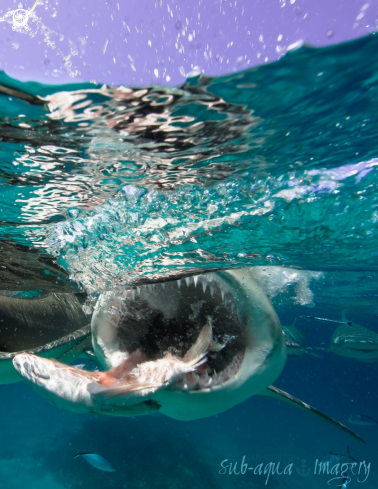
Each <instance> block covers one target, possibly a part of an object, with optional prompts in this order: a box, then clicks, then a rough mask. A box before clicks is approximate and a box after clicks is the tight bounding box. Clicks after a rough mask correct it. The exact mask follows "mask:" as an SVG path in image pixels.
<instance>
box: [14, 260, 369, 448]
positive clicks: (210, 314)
mask: <svg viewBox="0 0 378 489" xmlns="http://www.w3.org/2000/svg"><path fill="white" fill-rule="evenodd" d="M166 340H167V341H166ZM168 340H169V341H168ZM92 341H93V349H94V352H95V354H96V356H97V359H98V360H99V362H100V363H101V364H102V365H103V367H104V369H105V370H106V372H86V371H84V370H81V369H77V368H73V367H69V366H67V365H64V364H62V363H60V362H57V361H54V360H48V359H43V358H39V357H36V356H34V355H30V354H20V355H17V356H16V357H15V358H14V360H13V363H14V366H15V368H16V370H17V371H18V372H19V374H20V375H21V376H22V377H24V379H25V380H26V381H27V382H28V383H29V384H30V385H31V386H32V387H33V388H34V389H35V390H37V392H38V393H39V394H41V395H43V397H45V398H46V399H48V400H49V401H50V402H52V403H54V404H56V405H58V406H60V407H63V408H65V409H69V410H71V411H75V412H81V413H88V412H91V413H98V414H106V415H115V416H135V415H137V414H149V413H150V414H153V413H156V412H159V413H161V414H164V415H167V416H169V417H171V418H174V419H178V420H194V419H199V418H204V417H208V416H212V415H215V414H218V413H221V412H223V411H225V410H227V409H230V408H232V407H233V406H235V405H236V404H238V403H240V402H243V401H245V400H247V399H248V398H249V397H251V396H253V395H268V396H273V397H275V398H277V399H280V400H283V401H285V402H288V403H289V404H291V405H293V406H295V407H297V408H299V409H302V410H305V411H306V412H308V413H310V414H312V415H314V416H316V417H318V418H321V419H323V420H325V421H327V422H329V423H331V424H333V426H335V427H337V428H339V429H342V430H343V431H345V432H347V433H348V434H350V435H352V436H354V437H355V438H357V439H359V440H361V441H363V440H362V439H361V438H360V437H359V436H358V435H356V434H355V433H354V432H353V431H351V430H350V429H349V428H347V427H345V426H344V425H342V424H341V423H339V422H337V421H335V420H333V419H332V418H329V417H328V416H326V415H323V414H322V413H320V412H319V411H317V410H316V409H315V408H312V407H311V406H309V405H307V404H305V403H304V402H302V401H300V400H298V399H296V398H294V397H292V396H290V394H287V393H285V392H283V391H280V390H279V389H277V388H275V387H273V386H272V385H271V384H272V383H273V382H274V381H275V380H276V379H277V378H278V376H279V375H280V374H281V372H282V370H283V368H284V365H285V362H286V355H287V354H286V345H285V338H284V335H283V333H282V328H281V324H280V321H279V319H278V316H277V314H276V312H275V310H274V308H273V306H272V304H271V302H270V300H269V299H268V298H267V296H266V295H265V293H264V292H263V291H262V289H261V287H260V286H259V285H258V284H257V283H256V281H255V280H254V278H253V274H252V269H250V268H244V269H237V270H231V271H230V270H229V271H221V272H215V273H208V274H202V275H197V276H191V277H185V279H180V280H171V281H168V282H160V283H156V284H148V285H140V286H137V287H135V288H132V289H129V290H122V291H111V292H107V293H105V294H103V295H102V296H100V298H99V300H98V302H97V305H96V307H95V311H94V313H93V317H92ZM193 351H194V353H193ZM167 362H168V363H169V362H171V363H172V362H173V363H172V365H173V367H172V368H171V367H170V368H168V367H167ZM188 362H189V363H190V366H189V363H188ZM163 365H164V368H163V367H162V366H163ZM185 365H186V366H185ZM146 372H150V374H148V373H146ZM167 372H168V373H167ZM172 372H173V373H172Z"/></svg>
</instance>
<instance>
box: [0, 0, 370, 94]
mask: <svg viewBox="0 0 378 489" xmlns="http://www.w3.org/2000/svg"><path fill="white" fill-rule="evenodd" d="M22 1H23V8H24V9H29V8H31V7H32V5H33V0H22ZM19 5H20V3H19V0H2V2H1V8H2V9H3V10H2V11H1V10H0V17H1V18H4V16H6V15H7V13H8V16H7V19H8V22H7V21H6V20H5V21H3V22H0V69H2V70H4V71H5V72H6V73H7V74H8V75H10V76H12V77H15V78H18V79H20V80H36V81H40V82H44V83H66V82H73V81H81V80H85V81H89V80H95V81H96V82H101V83H107V84H124V85H149V84H169V85H177V84H181V83H182V82H184V80H185V79H186V77H187V76H188V75H189V74H194V73H195V72H199V71H203V72H204V73H205V74H207V75H219V74H224V73H232V72H235V71H240V70H242V69H246V68H248V67H251V66H255V65H257V64H261V63H264V62H271V61H273V60H275V59H277V58H278V57H280V56H282V54H284V53H285V51H286V49H287V48H288V46H290V45H293V44H295V43H297V42H300V41H306V42H308V43H309V44H312V45H316V46H320V45H326V44H333V43H339V42H342V41H345V40H348V39H352V38H356V37H360V36H363V35H365V34H367V33H369V32H372V31H374V30H375V28H376V22H377V14H378V0H373V1H368V0H236V1H235V0H227V1H226V0H190V1H189V0H176V1H172V0H156V1H155V0H127V1H126V0H107V1H104V0H101V1H100V0H79V1H77V0H76V1H73V0H64V1H63V0H59V1H56V0H47V1H46V0H41V1H40V3H39V4H38V5H37V6H36V8H35V10H34V13H35V15H36V16H37V18H30V19H29V21H28V24H27V26H28V28H30V30H29V31H26V30H25V28H18V29H16V30H13V29H12V16H11V15H9V12H10V11H12V10H14V9H17V8H20V7H19Z"/></svg>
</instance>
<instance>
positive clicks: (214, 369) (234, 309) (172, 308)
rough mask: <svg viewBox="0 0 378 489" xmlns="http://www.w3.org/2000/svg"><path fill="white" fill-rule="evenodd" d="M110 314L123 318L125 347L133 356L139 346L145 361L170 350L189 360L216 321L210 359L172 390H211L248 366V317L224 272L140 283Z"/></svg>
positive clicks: (121, 330)
mask: <svg viewBox="0 0 378 489" xmlns="http://www.w3.org/2000/svg"><path fill="white" fill-rule="evenodd" d="M115 309H117V310H115ZM109 312H111V313H116V314H117V317H118V325H117V330H118V340H119V350H120V351H121V352H122V351H123V352H127V354H131V353H133V352H134V351H136V350H138V349H139V350H140V351H141V353H142V355H143V358H144V359H145V361H156V360H158V359H160V358H163V357H164V356H165V355H167V354H168V353H171V354H172V355H174V356H177V357H179V358H184V356H185V354H186V353H187V352H188V350H189V349H190V348H191V347H192V345H193V344H194V343H195V342H196V339H197V337H198V335H199V333H200V331H201V329H202V328H203V326H204V325H205V324H206V323H208V321H211V323H212V334H213V341H212V342H211V344H210V347H209V352H208V354H207V360H206V362H205V363H204V364H202V365H201V366H199V367H197V369H196V370H195V371H193V372H190V373H186V374H184V375H182V376H181V377H180V378H178V379H176V380H175V382H174V383H172V384H171V385H170V386H169V388H170V389H180V390H181V389H182V390H202V389H209V388H210V389H211V388H212V387H215V386H217V385H220V384H223V383H225V382H227V381H228V380H230V379H232V378H234V377H235V375H236V374H237V372H238V370H239V368H240V366H241V364H242V361H243V357H244V353H245V348H246V346H247V341H248V335H247V334H246V318H245V317H243V314H242V313H241V308H240V307H239V304H238V302H237V299H236V298H235V296H234V295H233V293H232V289H231V288H230V287H229V286H228V284H227V282H225V281H224V280H223V279H222V278H220V277H219V275H218V276H214V275H213V274H208V275H201V276H194V277H187V278H185V279H182V280H175V281H171V282H165V283H157V284H154V285H145V286H142V287H136V288H134V289H132V290H129V291H127V292H126V293H125V294H124V295H123V298H122V302H121V303H119V302H118V303H117V304H116V305H113V306H112V307H111V308H110V311H109ZM114 316H115V314H113V317H114Z"/></svg>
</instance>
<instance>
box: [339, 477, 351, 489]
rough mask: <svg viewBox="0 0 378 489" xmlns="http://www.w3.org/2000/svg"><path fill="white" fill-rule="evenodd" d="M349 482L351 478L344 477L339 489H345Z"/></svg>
mask: <svg viewBox="0 0 378 489" xmlns="http://www.w3.org/2000/svg"><path fill="white" fill-rule="evenodd" d="M350 481H351V478H350V477H349V475H346V476H344V479H343V485H342V486H341V489H347V487H348V485H349V482H350Z"/></svg>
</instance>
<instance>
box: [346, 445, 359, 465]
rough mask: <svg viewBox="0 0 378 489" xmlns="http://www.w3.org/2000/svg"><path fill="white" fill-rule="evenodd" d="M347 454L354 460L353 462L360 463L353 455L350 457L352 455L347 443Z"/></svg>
mask: <svg viewBox="0 0 378 489" xmlns="http://www.w3.org/2000/svg"><path fill="white" fill-rule="evenodd" d="M347 454H348V457H349V458H350V459H351V460H354V461H355V462H357V463H358V464H359V463H360V462H359V461H358V460H356V459H355V458H354V457H352V455H351V454H350V451H349V445H348V450H347Z"/></svg>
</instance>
